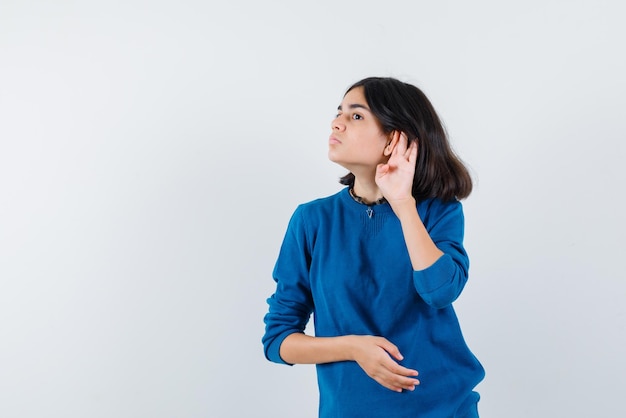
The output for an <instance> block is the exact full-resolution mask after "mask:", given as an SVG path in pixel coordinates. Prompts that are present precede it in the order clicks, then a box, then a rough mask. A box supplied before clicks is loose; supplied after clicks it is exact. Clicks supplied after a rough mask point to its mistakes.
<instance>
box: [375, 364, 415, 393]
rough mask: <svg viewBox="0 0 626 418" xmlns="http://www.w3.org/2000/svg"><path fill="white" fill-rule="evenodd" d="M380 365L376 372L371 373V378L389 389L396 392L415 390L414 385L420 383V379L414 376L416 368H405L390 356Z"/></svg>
mask: <svg viewBox="0 0 626 418" xmlns="http://www.w3.org/2000/svg"><path fill="white" fill-rule="evenodd" d="M382 366H383V367H382V368H381V369H380V370H379V371H378V373H377V374H374V375H372V378H374V380H376V381H377V382H378V383H380V384H381V385H382V386H384V387H386V388H388V389H390V390H393V391H396V392H402V390H415V386H417V385H419V384H420V381H419V380H417V379H416V378H415V376H417V375H418V373H417V370H412V369H407V368H406V367H403V366H401V365H399V364H398V363H396V362H395V361H393V360H392V359H391V358H389V359H388V361H387V362H385V363H384V364H382Z"/></svg>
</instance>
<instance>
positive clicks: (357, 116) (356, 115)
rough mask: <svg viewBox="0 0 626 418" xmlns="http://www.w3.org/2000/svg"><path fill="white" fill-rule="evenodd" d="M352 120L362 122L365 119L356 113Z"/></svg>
mask: <svg viewBox="0 0 626 418" xmlns="http://www.w3.org/2000/svg"><path fill="white" fill-rule="evenodd" d="M352 119H354V120H361V119H363V116H361V115H359V114H358V113H355V114H353V115H352Z"/></svg>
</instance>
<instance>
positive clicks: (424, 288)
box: [413, 200, 469, 309]
mask: <svg viewBox="0 0 626 418" xmlns="http://www.w3.org/2000/svg"><path fill="white" fill-rule="evenodd" d="M420 215H421V214H420ZM464 222H465V220H464V217H463V208H462V206H461V203H460V202H458V201H453V202H445V203H444V202H441V201H438V200H434V201H432V202H431V204H430V205H429V207H428V209H427V213H426V216H424V223H425V226H426V228H427V230H428V233H429V234H430V237H431V239H432V240H433V242H434V243H435V245H436V246H437V247H438V248H439V249H440V250H441V251H442V252H443V253H444V254H443V255H442V256H441V257H439V259H438V260H437V261H435V263H433V264H432V265H431V266H430V267H427V268H426V269H424V270H420V271H414V272H413V283H414V285H415V289H416V290H417V292H418V293H419V295H420V296H421V297H422V299H423V300H424V302H426V303H427V304H429V305H430V306H432V307H433V308H437V309H439V308H445V307H446V306H448V305H450V304H451V303H452V302H454V301H455V300H456V298H457V297H458V296H459V295H460V294H461V291H462V290H463V287H464V286H465V283H466V282H467V277H468V270H469V258H468V257H467V253H466V252H465V248H464V247H463V234H464V228H465V226H464Z"/></svg>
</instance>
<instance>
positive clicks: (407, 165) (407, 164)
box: [375, 131, 417, 206]
mask: <svg viewBox="0 0 626 418" xmlns="http://www.w3.org/2000/svg"><path fill="white" fill-rule="evenodd" d="M393 135H394V136H393V139H392V143H395V144H396V145H395V146H394V148H393V150H392V151H391V155H390V156H389V160H388V161H387V163H386V164H378V166H377V167H376V177H375V179H376V185H377V186H378V187H379V188H380V190H381V191H382V192H383V196H385V198H386V199H387V201H389V203H390V204H391V205H392V206H393V203H394V201H402V200H405V199H410V198H412V194H411V190H412V187H413V175H414V174H415V162H416V161H417V140H415V141H413V142H411V145H408V139H407V136H406V134H405V133H404V132H399V131H395V132H394V134H393Z"/></svg>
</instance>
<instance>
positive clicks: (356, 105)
mask: <svg viewBox="0 0 626 418" xmlns="http://www.w3.org/2000/svg"><path fill="white" fill-rule="evenodd" d="M348 108H350V109H365V110H367V111H368V112H371V110H369V108H368V107H367V106H365V105H362V104H358V103H354V104H351V105H348ZM337 110H343V108H342V107H341V105H339V106H337Z"/></svg>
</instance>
